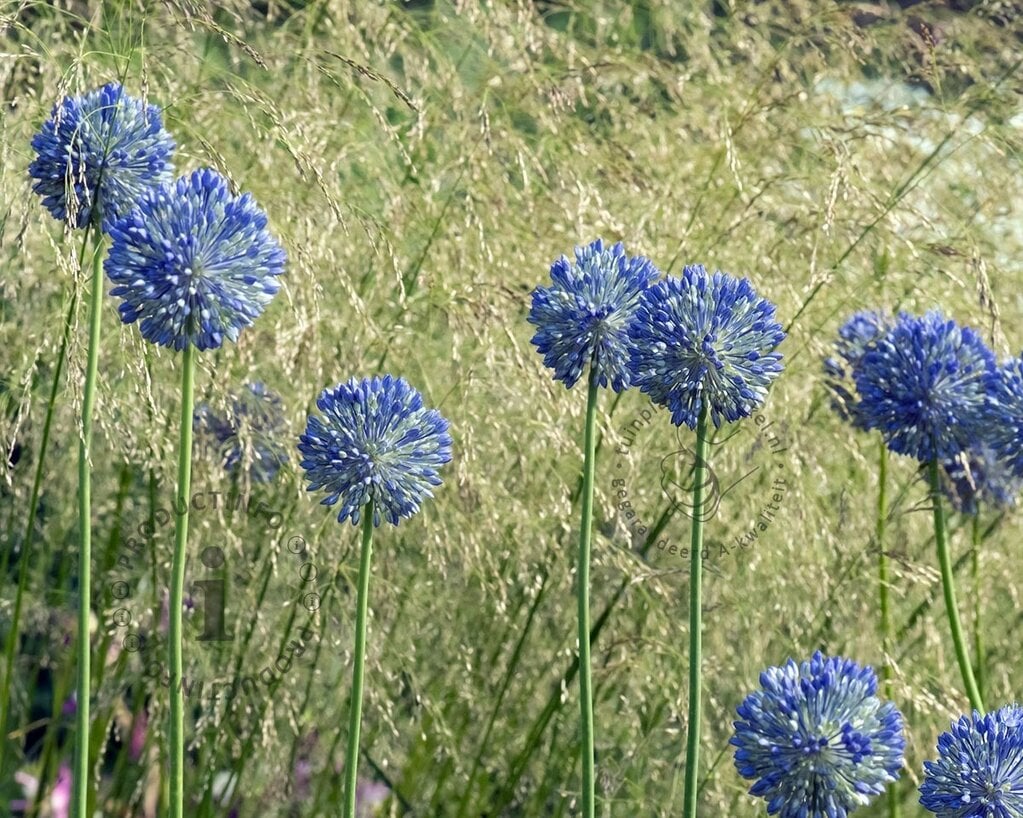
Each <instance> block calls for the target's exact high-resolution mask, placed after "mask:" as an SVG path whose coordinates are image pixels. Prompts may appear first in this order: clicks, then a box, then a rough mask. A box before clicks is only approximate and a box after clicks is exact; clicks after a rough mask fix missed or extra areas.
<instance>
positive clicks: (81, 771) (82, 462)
mask: <svg viewBox="0 0 1023 818" xmlns="http://www.w3.org/2000/svg"><path fill="white" fill-rule="evenodd" d="M91 286H92V292H91V293H90V295H89V347H88V352H87V357H86V365H85V391H84V393H83V395H82V429H81V437H80V438H79V440H78V684H77V687H76V695H77V698H78V711H77V718H76V719H75V771H74V778H73V781H72V791H71V792H72V795H71V815H72V816H74V818H86V816H87V814H88V811H87V803H88V797H89V698H90V695H91V687H92V685H91V679H92V662H91V658H92V657H91V644H90V635H89V622H90V619H91V618H92V475H91V468H92V463H91V460H92V410H93V408H94V406H95V404H96V376H97V373H98V371H99V341H100V327H101V324H102V320H101V319H102V318H103V233H102V232H101V231H99V230H97V231H96V232H95V233H94V242H93V257H92V285H91Z"/></svg>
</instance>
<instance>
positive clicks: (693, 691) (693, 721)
mask: <svg viewBox="0 0 1023 818" xmlns="http://www.w3.org/2000/svg"><path fill="white" fill-rule="evenodd" d="M707 413H708V409H707V399H706V398H704V399H703V401H702V402H701V406H700V416H699V418H698V419H697V421H696V462H695V464H694V466H695V467H694V469H693V527H692V539H691V542H690V562H689V724H688V725H687V727H688V729H687V734H686V777H685V795H684V800H683V806H682V815H683V816H684V818H696V801H697V795H698V780H699V773H700V769H699V768H700V720H701V719H700V716H701V707H700V704H701V702H700V699H701V697H702V684H701V671H702V664H703V556H702V554H703V489H704V484H705V483H706V482H707Z"/></svg>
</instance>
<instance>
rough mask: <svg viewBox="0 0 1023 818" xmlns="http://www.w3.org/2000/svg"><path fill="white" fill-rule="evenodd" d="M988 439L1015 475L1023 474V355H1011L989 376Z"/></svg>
mask: <svg viewBox="0 0 1023 818" xmlns="http://www.w3.org/2000/svg"><path fill="white" fill-rule="evenodd" d="M989 385H990V390H991V394H990V415H991V418H990V422H989V424H988V434H987V436H988V439H989V440H990V442H991V445H992V446H993V447H994V449H995V451H996V452H997V453H998V456H999V457H1000V458H1001V459H1002V460H1003V461H1004V462H1005V464H1006V466H1007V467H1008V468H1009V469H1010V470H1011V471H1012V473H1013V475H1015V476H1016V477H1021V478H1023V358H1012V359H1010V360H1008V361H1006V362H1005V363H1004V364H1003V365H1002V366H1000V367H998V369H997V370H996V371H995V373H994V375H993V376H992V378H991V379H990V382H989Z"/></svg>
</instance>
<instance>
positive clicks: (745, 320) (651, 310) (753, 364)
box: [629, 264, 785, 429]
mask: <svg viewBox="0 0 1023 818" xmlns="http://www.w3.org/2000/svg"><path fill="white" fill-rule="evenodd" d="M629 334H630V336H631V338H632V342H633V344H632V350H631V356H630V367H631V369H632V382H633V385H635V386H638V387H639V388H640V390H641V391H643V392H646V393H647V394H648V395H649V396H650V399H651V400H652V401H653V402H654V403H657V404H661V405H662V406H666V407H667V408H668V409H669V410H670V411H671V422H672V423H674V424H675V425H676V426H681V425H682V424H683V423H684V424H686V425H687V426H688V427H689V428H690V429H695V428H696V422H697V419H698V418H699V415H700V410H701V408H702V407H703V405H704V402H706V404H707V408H708V410H709V412H710V417H711V419H712V420H713V421H714V425H715V426H720V425H721V423H722V421H728V422H733V421H736V420H738V419H739V418H743V417H747V416H749V415H750V414H752V413H753V410H754V409H756V407H758V406H760V405H761V404H762V403H763V402H764V398H766V396H767V387H768V386H770V384H771V381H773V380H774V379H775V378H776V377H777V376H778V374H779V373H780V372H781V369H782V366H781V355H780V354H778V353H777V352H775V351H774V349H775V347H776V346H778V344H780V343H781V341H782V339H783V338H784V337H785V333H784V332H783V331H782V328H781V325H780V324H779V323H778V322H777V321H775V320H774V304H772V303H771V302H770V301H767V300H766V299H764V298H760V297H759V296H758V295H757V294H756V292H754V290H753V287H752V285H750V283H749V281H748V280H747V279H745V278H735V277H733V276H730V275H727V274H725V273H722V272H720V271H719V272H715V273H714V274H713V275H709V274H708V273H707V270H706V269H705V268H704V267H703V265H702V264H697V265H693V266H687V267H686V268H685V269H683V270H682V275H681V276H679V277H678V278H668V279H665V280H664V281H662V282H661V283H660V284H658V285H657V286H655V287H651V288H650V289H649V290H647V291H646V292H645V293H644V294H643V297H642V298H641V299H640V305H639V309H638V310H637V311H636V319H635V321H633V323H632V327H631V328H630V330H629Z"/></svg>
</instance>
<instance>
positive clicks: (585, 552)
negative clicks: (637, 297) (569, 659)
mask: <svg viewBox="0 0 1023 818" xmlns="http://www.w3.org/2000/svg"><path fill="white" fill-rule="evenodd" d="M598 388H599V384H598V382H597V375H596V372H595V371H594V369H593V367H592V366H591V367H590V381H589V390H588V391H587V393H586V427H585V433H584V437H583V493H582V501H583V502H582V521H581V522H580V524H579V567H578V571H577V573H576V592H577V596H578V600H579V617H578V618H579V717H580V722H579V724H580V728H581V733H582V748H581V751H580V752H581V754H582V765H583V792H582V802H583V804H582V812H581V813H580V815H582V816H583V818H593V815H594V810H595V799H596V793H595V789H594V774H593V675H592V669H591V667H590V544H591V535H592V532H593V477H594V472H595V470H596V459H597V435H596V427H597V390H598Z"/></svg>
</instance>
